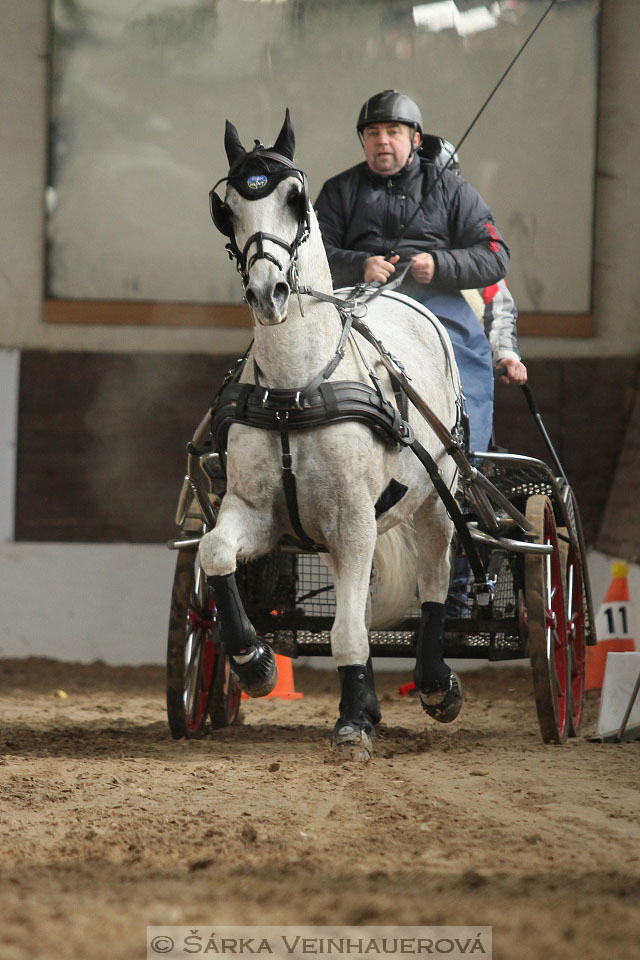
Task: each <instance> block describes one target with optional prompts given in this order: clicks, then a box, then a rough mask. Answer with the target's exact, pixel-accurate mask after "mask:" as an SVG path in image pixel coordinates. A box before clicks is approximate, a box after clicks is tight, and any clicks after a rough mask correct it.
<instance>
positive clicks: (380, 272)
mask: <svg viewBox="0 0 640 960" xmlns="http://www.w3.org/2000/svg"><path fill="white" fill-rule="evenodd" d="M399 259H400V257H399V256H398V255H397V254H396V256H395V257H391V258H390V259H389V260H385V258H384V257H367V259H366V260H365V262H364V274H363V279H364V282H365V283H386V282H387V280H388V279H389V277H390V276H391V274H392V273H395V272H396V268H395V267H394V263H397V262H398V260H399Z"/></svg>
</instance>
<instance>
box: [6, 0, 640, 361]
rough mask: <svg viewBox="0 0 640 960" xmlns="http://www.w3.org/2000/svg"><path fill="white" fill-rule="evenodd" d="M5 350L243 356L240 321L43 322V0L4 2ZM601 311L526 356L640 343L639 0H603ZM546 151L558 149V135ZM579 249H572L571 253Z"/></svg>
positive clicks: (612, 351) (622, 349)
mask: <svg viewBox="0 0 640 960" xmlns="http://www.w3.org/2000/svg"><path fill="white" fill-rule="evenodd" d="M0 23H2V28H3V29H2V33H1V34H0V115H1V116H2V118H3V124H2V138H1V139H0V183H2V185H3V189H2V191H0V223H2V225H3V229H2V232H1V234H0V347H3V346H4V347H39V348H43V347H44V348H48V347H50V348H57V349H80V350H162V351H169V352H170V351H191V350H193V351H203V352H225V353H235V352H236V351H238V350H241V349H243V347H244V345H245V344H246V342H247V338H248V334H247V332H246V331H243V330H201V329H193V328H190V329H173V328H161V327H155V328H135V327H131V328H127V327H120V328H118V329H117V330H114V329H113V328H110V327H96V326H89V325H88V326H82V325H78V326H69V327H67V326H53V325H47V324H44V323H43V322H42V315H41V314H42V310H41V289H42V208H43V201H42V197H43V185H44V170H45V150H46V122H45V120H46V38H47V33H46V0H29V2H26V3H17V2H16V0H0ZM602 35H603V48H602V82H601V90H600V135H599V170H600V175H599V177H598V184H597V222H596V255H595V288H594V308H595V322H596V337H595V338H594V339H591V340H585V341H576V340H558V339H553V338H549V339H537V338H527V339H525V340H523V343H522V347H523V352H524V354H525V357H526V356H528V357H559V356H563V357H566V356H576V357H578V356H593V357H602V356H613V355H627V354H633V353H636V352H637V351H638V350H640V324H638V323H637V312H638V304H639V302H640V279H639V274H638V271H637V269H636V264H637V253H638V250H639V248H640V166H639V165H638V164H637V162H636V157H637V153H638V148H639V147H640V132H639V130H638V115H637V104H638V102H640V73H639V72H638V70H637V69H636V66H637V49H636V40H637V37H638V36H639V35H640V3H638V2H637V0H604V16H603V34H602ZM545 149H548V150H553V144H548V145H547V146H546V147H545ZM570 256H571V251H570V250H569V251H567V257H568V258H570Z"/></svg>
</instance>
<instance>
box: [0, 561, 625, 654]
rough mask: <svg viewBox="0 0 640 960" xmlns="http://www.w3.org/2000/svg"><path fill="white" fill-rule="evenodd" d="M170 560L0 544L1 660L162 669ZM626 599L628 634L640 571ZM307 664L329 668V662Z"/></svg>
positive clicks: (605, 570) (597, 578)
mask: <svg viewBox="0 0 640 960" xmlns="http://www.w3.org/2000/svg"><path fill="white" fill-rule="evenodd" d="M175 558H176V554H175V553H173V552H172V551H169V550H168V549H167V548H166V547H164V546H143V545H132V544H99V545H97V544H75V543H74V544H69V543H4V544H0V610H1V611H2V631H0V658H2V657H32V656H33V657H36V656H37V657H52V658H53V659H56V660H70V661H77V662H80V663H90V662H91V661H93V660H104V661H105V662H106V663H110V664H131V665H137V664H143V663H155V664H163V663H164V662H165V654H166V642H167V627H168V622H169V606H170V602H171V585H172V583H173V570H174V567H175ZM610 564H611V558H609V557H605V556H603V555H602V554H595V553H591V554H590V555H589V569H590V572H591V578H592V589H593V598H594V606H595V611H596V614H597V612H598V608H599V606H600V604H601V603H602V600H603V598H604V595H605V592H606V590H607V588H608V587H609V583H610V580H611V573H610ZM629 591H630V596H631V629H632V630H633V629H634V628H635V626H636V625H637V624H639V623H640V619H638V616H637V610H638V605H639V604H640V567H631V569H630V572H629ZM632 636H635V635H634V634H633V633H632ZM636 645H637V646H639V647H640V638H637V637H636ZM311 661H312V663H313V665H314V666H318V667H323V668H328V669H332V668H333V663H332V661H331V660H330V659H328V658H322V657H315V658H311ZM303 662H305V663H308V662H309V660H308V659H306V658H305V660H304V661H303ZM380 663H381V664H384V668H385V669H395V670H400V671H402V672H407V673H410V672H411V669H412V664H411V661H409V660H397V659H394V660H384V661H380ZM452 663H453V664H454V665H455V666H457V668H460V669H474V668H477V667H480V666H486V661H484V660H471V661H470V660H465V661H452ZM507 664H508V665H509V664H510V665H514V664H518V665H525V666H526V665H527V662H526V661H520V660H518V661H508V662H507Z"/></svg>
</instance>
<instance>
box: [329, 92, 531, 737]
mask: <svg viewBox="0 0 640 960" xmlns="http://www.w3.org/2000/svg"><path fill="white" fill-rule="evenodd" d="M356 127H357V131H358V135H359V137H360V141H361V143H362V148H363V151H364V160H363V161H362V162H361V163H359V164H357V165H356V166H354V167H351V168H350V169H348V170H345V171H343V172H342V173H339V174H338V175H337V176H334V177H331V179H329V180H327V181H326V183H325V184H324V185H323V187H322V189H321V191H320V194H319V196H318V198H317V200H316V203H315V209H316V213H317V216H318V222H319V224H320V230H321V232H322V238H323V241H324V246H325V250H326V252H327V257H328V260H329V266H330V268H331V274H332V278H333V283H334V286H335V287H346V286H355V285H356V284H357V283H361V282H363V281H364V282H365V283H373V282H378V283H385V282H387V281H388V280H389V279H390V278H391V277H393V274H394V273H395V272H396V267H397V266H402V267H404V266H405V265H406V264H407V263H408V264H409V270H408V271H407V274H406V276H405V277H404V279H403V281H402V284H401V285H400V287H399V288H398V289H399V290H400V291H401V292H402V293H405V294H406V295H408V296H410V297H413V298H414V299H415V300H417V301H418V302H419V303H422V304H424V305H425V306H426V307H428V309H429V310H431V311H432V312H433V313H435V314H436V316H437V317H438V318H439V319H440V320H441V322H442V323H443V325H444V326H445V328H446V330H447V332H448V333H449V336H450V338H451V342H452V344H453V350H454V354H455V357H456V361H457V364H458V368H459V371H460V379H461V383H462V389H463V392H464V394H465V397H466V402H467V412H468V415H469V427H470V437H469V448H470V450H471V451H478V452H480V451H484V450H487V448H488V446H489V443H490V440H491V432H492V424H493V363H492V355H491V346H490V344H489V341H488V339H487V337H486V336H485V333H484V330H483V329H482V327H481V325H480V323H479V322H478V319H477V318H476V316H475V314H474V312H473V310H472V309H471V307H470V306H469V304H468V303H467V300H466V299H465V297H464V295H463V293H462V291H463V290H477V289H482V290H483V289H484V288H486V287H488V286H490V285H492V284H497V283H499V281H501V280H502V279H503V278H504V276H505V274H506V272H507V269H508V267H509V249H508V247H507V245H506V243H505V242H504V240H503V238H502V236H501V234H500V232H499V230H498V228H497V226H496V224H495V220H494V217H493V214H492V213H491V210H490V209H489V207H488V206H487V204H486V203H485V202H484V200H483V199H482V197H481V196H480V195H479V194H478V192H477V191H476V190H475V189H474V188H473V187H472V186H471V184H470V183H468V182H467V181H466V180H464V179H463V178H462V177H461V176H459V175H458V174H456V173H454V172H452V171H451V170H448V169H445V170H442V168H441V167H439V166H438V165H437V164H436V163H434V162H433V160H429V159H427V158H426V157H421V156H420V155H419V153H418V151H419V148H420V143H421V140H422V136H423V123H422V115H421V112H420V109H419V108H418V106H417V104H416V103H415V102H414V101H413V100H412V99H411V98H410V97H408V96H407V95H406V94H404V93H400V92H399V91H397V90H383V91H382V92H381V93H378V94H376V95H375V96H373V97H371V98H370V99H369V100H367V101H366V102H365V103H364V104H363V106H362V109H361V110H360V114H359V116H358V121H357V124H356ZM390 251H392V254H390ZM519 363H520V361H519V359H517V358H514V357H508V356H507V357H505V358H504V362H503V364H502V365H503V366H504V367H505V370H506V374H505V376H506V378H507V380H511V381H512V382H517V377H518V376H519V369H518V364H519ZM444 617H445V607H444V604H443V603H440V602H436V601H435V600H427V601H425V602H423V603H422V614H421V621H420V627H419V630H418V639H417V643H416V669H415V671H414V681H415V684H416V687H417V689H418V691H419V692H420V699H421V702H422V705H423V707H424V709H425V710H426V712H427V713H429V714H430V715H431V716H433V717H435V719H437V720H440V721H441V722H449V721H450V720H452V719H454V717H455V716H457V714H458V712H459V710H460V705H461V702H462V690H461V686H460V682H459V680H458V678H457V677H456V676H455V674H453V673H452V672H451V670H450V668H449V667H448V665H447V664H445V663H444V660H443V624H444ZM433 697H435V698H436V699H435V700H432V698H433Z"/></svg>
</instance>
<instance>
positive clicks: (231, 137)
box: [224, 120, 247, 167]
mask: <svg viewBox="0 0 640 960" xmlns="http://www.w3.org/2000/svg"><path fill="white" fill-rule="evenodd" d="M224 149H225V150H226V152H227V160H228V161H229V166H230V167H232V166H233V165H234V163H235V162H236V160H239V159H240V158H241V157H244V155H245V153H246V152H247V151H246V150H245V148H244V147H243V146H242V144H241V143H240V137H239V136H238V131H237V130H236V128H235V127H234V125H233V124H232V123H230V122H229V121H228V120H227V121H226V123H225V128H224Z"/></svg>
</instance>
